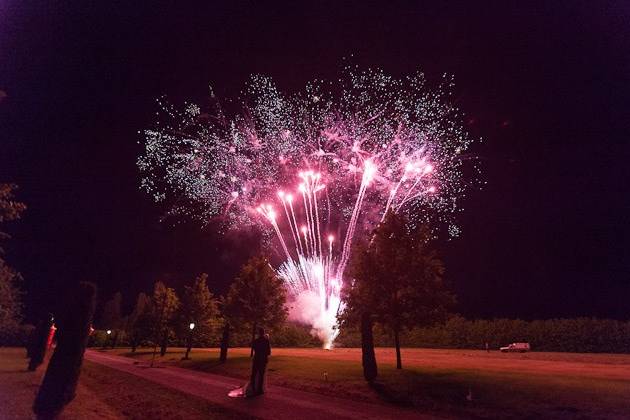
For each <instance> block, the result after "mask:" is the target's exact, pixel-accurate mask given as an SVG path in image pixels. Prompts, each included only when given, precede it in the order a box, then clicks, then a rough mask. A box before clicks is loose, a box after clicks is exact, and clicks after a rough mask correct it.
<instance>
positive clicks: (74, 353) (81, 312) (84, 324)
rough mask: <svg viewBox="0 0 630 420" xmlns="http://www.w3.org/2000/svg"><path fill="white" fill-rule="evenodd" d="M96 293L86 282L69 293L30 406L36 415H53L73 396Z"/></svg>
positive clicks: (43, 416) (44, 416)
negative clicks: (46, 362) (44, 373)
mask: <svg viewBox="0 0 630 420" xmlns="http://www.w3.org/2000/svg"><path fill="white" fill-rule="evenodd" d="M95 294H96V287H95V286H94V285H93V284H92V283H86V282H81V283H79V285H78V286H77V287H76V288H75V289H74V290H73V292H71V294H70V298H69V299H68V302H67V303H66V305H65V308H66V310H65V313H63V314H62V316H61V318H60V320H59V335H58V338H57V347H56V348H55V352H54V353H53V355H52V357H51V358H50V363H48V369H46V375H45V376H44V381H43V382H42V385H41V387H40V388H39V392H38V393H37V397H36V399H35V403H34V405H33V411H34V412H35V414H37V416H38V418H55V417H56V416H57V415H58V414H59V413H60V412H61V411H62V410H63V407H64V406H65V405H66V404H68V403H69V402H70V401H72V400H73V399H74V396H75V393H76V388H77V382H78V380H79V375H80V374H81V365H82V363H83V353H84V352H85V346H86V345H87V341H88V336H89V330H90V326H91V324H92V317H93V315H94V307H95Z"/></svg>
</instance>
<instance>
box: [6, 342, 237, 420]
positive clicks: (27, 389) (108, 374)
mask: <svg viewBox="0 0 630 420" xmlns="http://www.w3.org/2000/svg"><path fill="white" fill-rule="evenodd" d="M24 356H25V351H24V349H21V348H0V419H3V420H4V419H20V420H21V419H31V418H32V419H34V418H35V417H34V415H33V414H32V411H31V407H32V405H33V400H34V398H35V393H36V392H37V389H38V387H39V384H40V383H41V380H42V377H43V374H44V370H45V367H46V366H45V365H43V366H40V368H39V369H38V370H37V371H36V372H28V371H27V370H26V365H27V360H26V359H25V358H24ZM127 418H134V419H178V418H180V419H187V420H188V419H225V418H228V419H247V418H248V417H246V416H243V415H242V414H241V413H238V414H237V413H233V412H230V411H229V410H226V409H225V408H223V407H219V406H216V405H212V404H210V403H208V402H207V401H204V400H202V399H200V398H195V397H191V396H190V395H187V394H184V393H181V392H177V391H174V390H172V389H170V388H166V387H163V386H160V385H157V384H155V383H152V382H150V381H146V380H143V379H141V378H138V377H135V376H132V375H129V374H125V373H122V372H119V371H116V370H113V369H109V368H107V367H104V366H101V365H98V364H94V363H90V362H85V363H84V364H83V371H82V373H81V380H80V382H79V386H78V389H77V396H76V398H75V399H74V401H72V402H71V403H70V404H69V405H68V406H67V407H66V409H65V410H64V412H63V413H62V415H61V417H60V420H63V419H66V420H69V419H72V420H78V419H99V420H101V419H105V420H117V419H127Z"/></svg>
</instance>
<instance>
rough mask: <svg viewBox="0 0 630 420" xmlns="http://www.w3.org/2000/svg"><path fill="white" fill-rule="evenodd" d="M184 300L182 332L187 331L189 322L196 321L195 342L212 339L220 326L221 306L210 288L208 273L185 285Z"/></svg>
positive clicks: (181, 321) (181, 318) (181, 322)
mask: <svg viewBox="0 0 630 420" xmlns="http://www.w3.org/2000/svg"><path fill="white" fill-rule="evenodd" d="M182 300H183V305H182V309H181V312H180V313H181V315H180V322H179V324H180V332H183V333H187V332H188V329H189V324H190V323H191V322H194V323H195V329H194V339H195V342H205V341H208V340H210V339H211V337H212V336H213V335H214V334H215V332H216V329H217V326H218V320H217V318H218V316H219V308H218V302H217V299H215V297H214V296H213V295H212V293H211V292H210V289H209V288H208V275H207V274H206V273H202V274H201V275H200V276H199V277H197V278H196V279H195V280H194V281H193V282H192V284H190V285H187V286H185V287H184V295H183V298H182ZM180 335H182V334H180Z"/></svg>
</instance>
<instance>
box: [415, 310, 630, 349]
mask: <svg viewBox="0 0 630 420" xmlns="http://www.w3.org/2000/svg"><path fill="white" fill-rule="evenodd" d="M517 341H526V342H529V343H530V344H531V346H532V349H534V350H540V351H561V352H581V353H584V352H586V353H630V322H629V321H616V320H611V319H597V318H573V319H547V320H536V321H523V320H520V319H493V320H472V321H471V320H466V319H464V318H462V317H459V316H455V317H452V318H450V319H449V320H448V321H446V322H445V323H443V324H440V325H436V326H433V327H430V328H416V329H413V330H412V331H409V332H407V333H406V334H405V335H404V337H403V343H404V345H405V346H408V347H431V348H467V349H475V348H476V349H482V348H485V343H488V345H489V346H490V348H493V349H496V348H498V347H501V346H505V345H507V344H509V343H512V342H517Z"/></svg>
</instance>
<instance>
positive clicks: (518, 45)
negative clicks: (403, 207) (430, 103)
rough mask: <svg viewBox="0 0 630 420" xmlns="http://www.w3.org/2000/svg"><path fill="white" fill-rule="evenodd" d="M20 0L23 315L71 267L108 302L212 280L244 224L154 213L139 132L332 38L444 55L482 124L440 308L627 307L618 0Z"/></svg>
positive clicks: (308, 74)
mask: <svg viewBox="0 0 630 420" xmlns="http://www.w3.org/2000/svg"><path fill="white" fill-rule="evenodd" d="M27 3H31V4H30V5H29V4H27ZM33 3H37V2H24V1H19V0H15V1H11V0H4V1H2V2H0V89H1V90H3V91H5V92H6V94H7V97H6V98H4V100H2V101H1V102H0V182H14V183H17V184H19V185H20V190H19V198H20V199H21V200H22V201H24V202H26V204H27V205H28V207H29V209H28V211H27V212H26V214H25V215H24V218H23V219H22V221H20V222H18V223H13V224H11V226H10V229H9V230H10V232H11V233H12V235H13V239H12V240H11V241H10V242H9V243H8V244H6V248H7V255H6V258H7V259H8V261H9V263H10V264H11V265H13V266H14V267H15V268H17V269H18V270H20V271H21V272H22V274H23V275H24V277H25V286H26V289H27V290H28V295H27V298H26V302H27V314H28V316H29V318H31V319H33V318H34V317H36V316H37V315H38V314H40V313H41V312H42V311H44V310H47V309H50V308H52V307H53V306H54V304H55V302H56V301H58V298H59V296H60V294H61V293H63V291H64V289H65V288H67V287H70V286H71V285H72V284H74V283H76V282H77V281H79V280H90V281H94V282H96V283H97V284H98V286H99V288H100V291H99V292H100V294H101V297H103V298H108V297H109V296H110V295H111V294H112V293H113V292H115V291H117V290H121V291H122V292H123V295H124V298H125V305H126V306H127V307H129V306H131V305H132V303H133V300H135V295H136V294H137V293H138V292H139V291H147V292H148V291H150V290H151V288H152V284H153V282H155V281H156V280H166V281H167V283H169V284H170V285H172V286H175V287H180V286H181V285H182V284H184V283H185V282H187V281H189V280H190V279H191V278H192V277H193V276H194V275H196V274H198V273H199V272H202V271H207V272H208V273H210V277H211V288H212V289H213V290H214V291H215V292H217V293H222V292H224V291H225V289H226V286H227V284H228V282H229V280H230V279H231V278H232V277H233V276H234V274H235V272H236V269H237V267H238V265H239V264H241V263H242V262H243V260H244V259H245V258H246V257H247V255H246V253H247V252H248V251H249V250H250V246H249V243H248V242H247V241H246V237H244V236H238V235H235V236H234V237H231V238H229V240H228V239H226V238H223V237H221V236H219V235H216V234H214V233H213V232H212V231H202V230H201V229H200V227H199V226H197V225H195V224H192V223H188V224H183V225H181V226H178V227H176V228H173V227H171V226H170V225H167V224H162V223H160V222H159V219H160V216H161V214H162V210H163V209H160V208H159V207H157V206H156V205H155V204H154V203H153V202H152V201H151V199H150V197H149V196H147V195H145V194H144V193H143V192H142V191H140V190H139V189H138V185H139V174H138V171H137V169H136V165H135V162H136V158H137V156H138V154H139V153H140V151H141V145H140V144H138V142H139V141H140V140H141V137H140V136H139V135H138V131H139V130H142V129H143V128H145V127H147V126H148V125H149V124H150V123H151V122H152V121H153V117H154V115H155V112H156V111H157V107H156V104H155V98H156V97H158V96H160V95H162V94H166V95H168V97H169V98H170V99H171V100H172V101H174V102H176V103H181V102H182V101H183V100H185V99H192V100H195V101H199V102H202V103H203V101H204V100H205V98H206V94H207V92H208V85H209V84H212V86H213V88H214V90H215V92H216V93H217V95H218V96H220V97H233V96H236V95H237V94H238V92H239V90H240V89H241V88H242V87H243V85H244V83H245V82H246V80H247V79H248V76H249V75H250V74H252V73H262V74H266V75H269V76H271V77H273V78H274V79H275V80H276V82H277V83H278V84H279V86H280V87H281V88H282V89H283V90H286V91H292V90H295V89H299V88H300V87H301V86H302V85H303V84H304V83H305V82H306V81H308V80H310V79H313V78H323V79H330V78H335V77H336V76H337V75H338V74H339V71H340V69H341V67H342V66H343V65H344V63H345V61H344V57H345V58H346V59H347V60H351V61H352V62H353V63H355V64H358V65H360V66H363V67H381V68H383V69H384V70H385V71H386V72H388V73H391V74H393V75H395V76H403V75H405V74H408V73H411V72H413V71H415V70H418V69H421V70H423V71H424V72H425V73H426V75H427V76H428V78H429V79H430V80H438V79H439V78H440V77H441V75H442V74H443V73H449V74H453V75H454V76H455V81H456V85H457V87H456V95H455V97H456V100H457V104H458V105H459V106H460V108H461V109H462V110H464V111H465V112H466V125H467V128H468V129H469V130H470V132H471V133H472V134H473V136H475V137H477V138H480V137H482V138H483V142H481V143H478V144H476V145H475V147H474V149H473V152H474V154H475V155H477V156H478V157H479V159H480V161H481V167H482V169H483V176H482V179H483V180H484V181H487V185H486V186H485V188H484V189H483V190H481V191H472V192H471V193H470V194H469V195H468V197H467V199H466V200H465V202H464V203H463V206H464V207H465V209H466V210H465V212H464V213H463V214H462V215H461V217H460V224H461V227H462V236H461V237H460V238H459V239H457V240H455V241H452V242H450V243H448V244H447V245H446V246H444V247H443V249H442V253H443V255H444V258H445V261H446V267H447V277H448V280H449V281H450V282H451V283H452V285H453V288H454V289H455V291H456V292H457V294H458V297H459V304H458V307H457V310H458V311H459V312H461V313H462V314H464V315H466V316H470V317H494V316H509V317H521V318H526V319H530V318H541V317H545V318H546V317H563V316H582V315H584V316H600V317H614V318H620V319H628V318H629V317H630V305H629V304H628V299H629V298H630V252H629V251H628V249H630V240H629V234H630V223H629V221H630V217H629V215H630V194H629V192H630V188H629V187H628V183H629V182H630V170H629V167H630V146H629V141H628V135H629V132H630V131H629V130H628V129H629V128H630V127H629V126H630V5H629V3H627V2H622V1H619V2H603V1H598V2H590V1H589V2H579V1H566V2H564V1H549V2H540V3H537V4H535V3H534V2H518V3H520V5H519V6H516V3H517V2H513V3H514V4H513V5H512V6H507V5H505V4H504V3H511V2H497V3H496V4H494V5H491V4H490V3H489V2H478V3H479V4H477V5H472V4H468V3H473V2H464V3H462V4H461V5H456V4H451V5H450V6H443V5H441V4H442V3H443V2H432V3H428V4H422V3H421V2H411V1H409V2H391V1H388V2H382V5H380V6H375V5H374V4H376V2H356V3H353V2H331V3H325V2H306V1H303V2H301V1H297V2H290V3H288V4H286V5H282V4H281V3H279V2H263V1H257V2H254V1H250V2H238V1H226V2H208V1H206V2H203V3H200V4H199V5H192V4H190V3H189V5H188V6H185V5H183V3H188V2H171V3H172V4H171V5H169V6H158V3H159V2H149V3H146V2H135V1H130V2H118V1H107V2H76V3H77V5H75V6H69V5H67V4H63V3H68V2H41V4H33ZM307 3H308V4H310V6H306V4H307ZM336 3H339V4H337V5H336V6H333V5H334V4H336ZM88 4H89V5H88ZM142 4H144V6H143V5H142ZM149 4H150V6H149ZM436 4H440V6H439V7H438V6H436Z"/></svg>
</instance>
